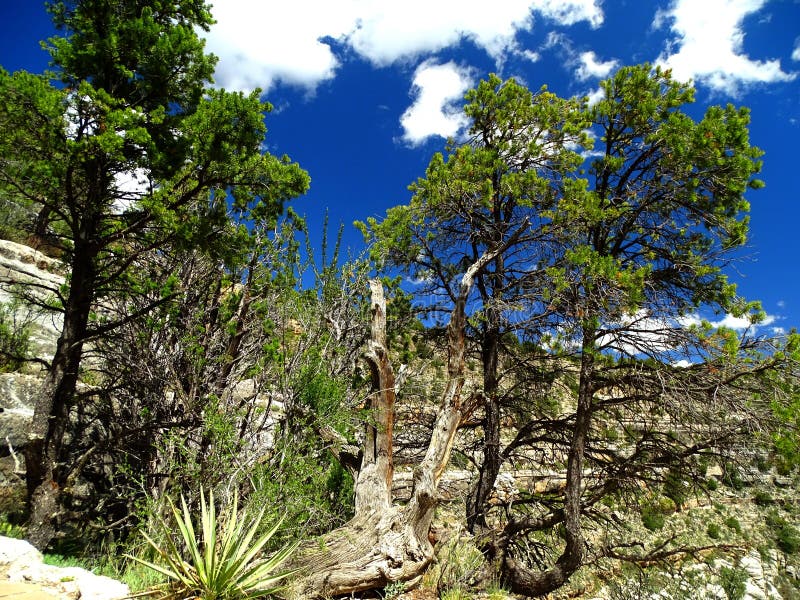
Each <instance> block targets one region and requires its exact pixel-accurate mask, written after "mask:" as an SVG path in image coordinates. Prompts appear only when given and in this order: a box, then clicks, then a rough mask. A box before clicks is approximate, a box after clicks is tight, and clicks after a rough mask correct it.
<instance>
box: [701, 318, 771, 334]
mask: <svg viewBox="0 0 800 600" xmlns="http://www.w3.org/2000/svg"><path fill="white" fill-rule="evenodd" d="M775 319H776V317H775V316H774V315H766V316H765V317H764V319H762V320H761V321H760V322H759V323H757V324H756V326H767V325H771V324H772V323H774V322H775ZM711 325H712V326H713V327H727V328H728V329H735V330H737V331H739V330H742V329H747V328H748V327H752V326H753V323H752V322H751V321H750V319H749V318H747V317H746V316H744V317H734V316H733V315H731V314H727V315H725V316H724V317H723V318H722V319H720V320H719V321H711Z"/></svg>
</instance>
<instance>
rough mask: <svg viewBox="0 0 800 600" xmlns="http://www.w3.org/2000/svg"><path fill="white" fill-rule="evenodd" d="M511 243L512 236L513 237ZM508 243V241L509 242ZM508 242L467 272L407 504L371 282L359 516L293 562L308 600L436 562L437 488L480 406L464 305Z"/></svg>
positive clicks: (381, 320)
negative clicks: (461, 432)
mask: <svg viewBox="0 0 800 600" xmlns="http://www.w3.org/2000/svg"><path fill="white" fill-rule="evenodd" d="M512 240H513V238H512ZM507 243H510V242H507ZM505 247H506V244H504V245H503V246H501V247H498V248H495V249H493V250H490V251H487V252H486V253H484V255H483V256H481V257H480V258H479V259H478V260H477V261H476V262H475V263H473V264H472V265H471V266H470V267H469V268H468V269H467V271H466V273H465V274H464V275H463V277H462V279H461V285H460V289H459V294H458V298H457V300H456V303H455V306H454V307H453V310H452V312H451V315H450V323H449V325H448V344H449V356H448V364H447V376H448V379H447V384H446V386H445V389H444V392H443V394H442V399H441V404H440V406H439V410H438V414H437V417H436V421H435V424H434V427H433V431H432V433H431V438H430V442H429V443H428V449H427V451H426V453H425V457H424V458H423V459H422V462H421V463H420V464H419V465H418V466H417V467H416V468H415V469H414V477H413V486H414V487H413V492H412V495H411V499H410V500H409V502H408V503H407V504H406V505H405V506H397V505H393V504H392V497H391V481H392V473H393V465H392V431H393V427H394V401H395V390H394V373H393V371H392V367H391V363H390V362H389V353H388V348H387V347H386V303H385V300H384V297H383V287H382V285H381V284H380V283H379V282H377V281H372V282H370V288H371V292H372V331H371V339H370V342H369V344H368V347H367V350H366V352H365V360H366V361H367V362H368V363H369V365H370V370H371V373H372V384H373V395H372V400H371V405H372V409H373V412H372V417H373V423H372V424H369V425H368V426H367V435H366V439H365V447H364V451H363V458H362V463H361V469H360V471H359V473H358V476H357V478H356V483H355V498H356V501H355V504H356V514H355V516H354V517H353V519H351V520H350V521H349V522H348V523H346V524H345V525H344V526H342V527H340V528H338V529H335V530H333V531H331V532H330V533H328V534H326V535H324V536H323V537H322V539H319V540H314V541H313V542H310V543H309V544H308V545H307V546H306V547H305V548H304V549H303V550H301V551H300V552H299V553H298V555H297V558H296V559H295V560H294V564H293V565H292V566H293V567H294V568H299V569H300V570H301V573H302V576H301V579H300V581H299V582H298V585H299V587H300V589H301V593H302V596H303V597H304V598H320V597H326V596H336V595H341V594H351V593H355V592H359V591H363V590H369V589H376V588H382V587H385V586H386V585H387V584H388V583H390V582H393V581H414V580H417V579H419V578H420V577H421V576H422V574H423V573H424V571H425V569H426V568H427V567H428V565H429V564H430V562H431V561H432V560H433V546H432V545H431V543H430V541H429V539H428V533H429V531H430V526H431V521H432V520H433V514H434V510H435V508H436V505H437V503H438V496H437V491H436V488H437V485H438V483H439V480H440V479H441V476H442V474H443V473H444V470H445V467H446V466H447V463H448V461H449V459H450V452H451V450H452V447H453V442H454V441H455V436H456V432H457V430H458V426H459V424H460V423H461V422H462V421H463V420H464V419H465V418H466V417H468V416H469V415H470V414H471V413H472V411H473V410H474V409H475V407H476V404H477V402H478V401H479V399H478V397H477V396H476V395H471V396H469V397H468V398H466V399H464V398H463V397H462V390H463V387H464V364H465V355H466V349H465V347H466V342H465V340H466V311H465V307H466V303H467V298H468V296H469V294H470V291H471V290H472V286H473V283H474V281H475V276H476V275H477V274H478V273H479V272H480V271H481V270H482V269H484V268H485V267H486V265H487V264H488V263H489V262H490V261H491V260H492V259H493V258H494V257H495V256H497V254H498V253H499V252H502V251H503V249H504V248H505Z"/></svg>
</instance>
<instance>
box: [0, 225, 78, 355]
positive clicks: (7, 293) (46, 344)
mask: <svg viewBox="0 0 800 600" xmlns="http://www.w3.org/2000/svg"><path fill="white" fill-rule="evenodd" d="M64 273H65V267H64V264H63V263H62V262H61V261H59V260H57V259H54V258H50V257H49V256H47V255H45V254H42V253H41V252H39V251H38V250H34V249H33V248H30V247H28V246H23V245H22V244H17V243H15V242H11V241H8V240H0V303H10V302H12V301H13V299H14V298H15V288H19V287H22V288H24V292H25V294H29V295H31V296H32V297H34V298H36V299H38V300H47V299H48V298H53V297H54V295H55V292H57V291H58V289H59V288H60V287H61V286H62V285H63V284H64ZM17 319H18V322H22V321H25V322H27V323H29V328H30V334H31V335H30V338H31V343H32V350H33V353H34V355H35V356H37V357H39V358H44V359H48V358H50V357H52V356H53V352H54V351H55V345H56V340H57V339H58V336H59V334H60V333H61V325H62V320H61V315H59V314H56V313H50V312H47V313H44V312H42V311H38V310H35V309H33V308H30V309H25V308H19V309H18V314H17Z"/></svg>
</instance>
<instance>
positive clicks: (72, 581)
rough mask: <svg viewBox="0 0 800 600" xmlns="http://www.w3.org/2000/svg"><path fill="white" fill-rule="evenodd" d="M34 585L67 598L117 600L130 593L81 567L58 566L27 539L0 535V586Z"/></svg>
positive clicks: (126, 588)
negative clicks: (45, 559) (44, 556)
mask: <svg viewBox="0 0 800 600" xmlns="http://www.w3.org/2000/svg"><path fill="white" fill-rule="evenodd" d="M3 584H33V585H35V586H36V587H37V588H39V589H40V590H42V591H43V592H45V593H49V594H52V595H54V596H56V597H58V598H64V599H68V600H77V599H78V598H80V599H81V600H116V599H118V598H126V597H128V596H129V595H130V590H129V589H128V586H127V585H125V584H124V583H120V582H119V581H116V580H114V579H111V578H110V577H104V576H102V575H95V574H94V573H92V572H90V571H87V570H86V569H81V568H79V567H55V566H52V565H46V564H44V562H43V559H42V555H41V553H40V552H39V551H38V550H36V549H35V548H34V547H33V546H31V545H30V544H29V543H28V542H26V541H24V540H15V539H13V538H7V537H0V585H3Z"/></svg>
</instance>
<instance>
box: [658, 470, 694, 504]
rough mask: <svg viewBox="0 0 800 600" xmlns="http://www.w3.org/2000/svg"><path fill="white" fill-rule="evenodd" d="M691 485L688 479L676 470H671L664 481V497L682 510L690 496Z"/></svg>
mask: <svg viewBox="0 0 800 600" xmlns="http://www.w3.org/2000/svg"><path fill="white" fill-rule="evenodd" d="M689 489H690V487H689V484H688V482H687V481H686V478H685V477H684V476H683V475H682V474H681V473H680V471H677V470H675V469H670V471H669V473H667V477H666V479H665V480H664V496H666V497H667V498H669V499H670V500H672V501H673V502H674V503H675V507H676V508H678V509H680V507H681V506H682V505H683V503H684V502H686V498H687V497H688V495H689Z"/></svg>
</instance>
